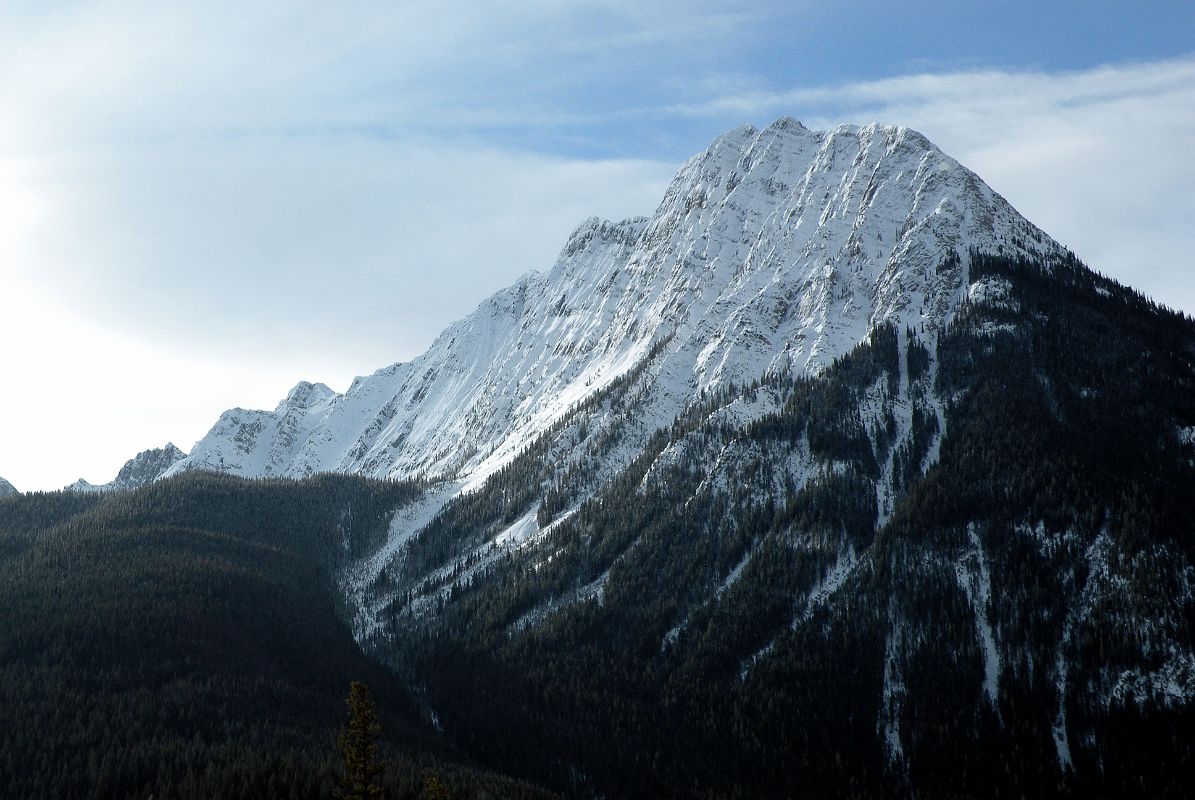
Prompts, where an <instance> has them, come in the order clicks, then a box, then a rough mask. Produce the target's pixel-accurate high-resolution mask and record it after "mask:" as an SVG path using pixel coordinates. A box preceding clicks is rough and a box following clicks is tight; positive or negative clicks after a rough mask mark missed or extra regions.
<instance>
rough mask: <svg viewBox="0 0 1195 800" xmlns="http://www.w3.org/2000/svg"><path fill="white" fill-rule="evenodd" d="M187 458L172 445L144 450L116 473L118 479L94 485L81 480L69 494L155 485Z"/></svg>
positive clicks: (68, 489) (68, 487)
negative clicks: (169, 470)
mask: <svg viewBox="0 0 1195 800" xmlns="http://www.w3.org/2000/svg"><path fill="white" fill-rule="evenodd" d="M185 457H186V453H184V452H183V451H182V450H179V449H178V448H177V447H175V446H174V445H173V444H172V443H170V442H167V443H166V446H165V447H155V448H151V449H149V450H143V451H141V452H140V453H138V454H137V455H135V456H133V457H132V458H130V459H129V460H128V461H126V462H125V463H124V466H122V467H121V468H120V471H119V472H117V473H116V477H115V478H113V479H112V480H111V481H109V482H108V483H101V484H94V483H89V482H88V481H86V480H84V479H83V478H80V479H79V480H77V481H75V482H74V483H72V484H71V485H70V486H67V487H66V491H68V492H113V491H119V490H124V489H136V488H138V487H139V486H145V485H146V484H148V483H153V482H154V481H156V480H157V479H158V478H160V477H162V475H163V474H164V473H165V472H166V471H167V470H168V469H170V467H172V466H174V465H175V464H176V463H178V462H179V461H181V460H182V459H183V458H185Z"/></svg>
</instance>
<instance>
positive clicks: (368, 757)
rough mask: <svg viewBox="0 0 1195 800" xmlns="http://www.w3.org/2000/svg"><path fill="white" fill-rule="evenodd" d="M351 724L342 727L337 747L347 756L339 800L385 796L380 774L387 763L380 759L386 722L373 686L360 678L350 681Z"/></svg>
mask: <svg viewBox="0 0 1195 800" xmlns="http://www.w3.org/2000/svg"><path fill="white" fill-rule="evenodd" d="M346 702H347V703H348V707H349V724H348V725H347V726H345V727H344V728H342V729H341V731H340V738H339V739H338V740H337V748H338V749H339V750H340V757H341V758H342V759H343V760H344V773H343V774H342V775H341V777H340V780H339V781H338V782H337V786H336V792H335V797H337V798H339V800H382V798H383V797H384V796H385V790H384V789H382V787H381V785H380V784H379V783H378V778H379V777H380V776H381V774H382V770H384V769H385V768H386V765H385V764H383V763H382V762H380V761H378V759H377V756H378V736H379V735H380V734H381V732H382V725H381V723H379V722H378V709H377V707H376V706H374V704H373V698H372V697H370V696H369V688H368V687H367V686H366V685H365V684H364V683H361V682H360V681H353V682H352V684H350V685H349V696H348V699H347V701H346Z"/></svg>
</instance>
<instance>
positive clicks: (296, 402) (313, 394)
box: [172, 381, 336, 446]
mask: <svg viewBox="0 0 1195 800" xmlns="http://www.w3.org/2000/svg"><path fill="white" fill-rule="evenodd" d="M335 396H336V392H335V391H333V390H332V389H330V388H329V387H328V386H326V385H324V384H322V383H311V382H309V381H299V382H298V383H296V384H295V385H294V387H292V388H291V390H290V391H289V392H287V393H286V397H285V398H284V399H283V400H282V402H280V403H279V404H278V406H277V408H275V409H274V412H275V413H279V414H280V413H282V412H283V411H285V410H287V409H293V410H302V411H306V410H307V409H310V408H312V407H313V406H316V405H318V404H319V403H323V402H325V401H327V400H328V399H329V398H332V397H335ZM172 446H173V445H172Z"/></svg>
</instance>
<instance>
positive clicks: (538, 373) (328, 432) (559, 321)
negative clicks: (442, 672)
mask: <svg viewBox="0 0 1195 800" xmlns="http://www.w3.org/2000/svg"><path fill="white" fill-rule="evenodd" d="M973 249H975V250H980V251H989V252H1005V253H1007V254H1015V253H1018V252H1023V253H1026V254H1030V253H1037V254H1040V253H1046V252H1052V251H1054V250H1055V249H1059V248H1057V245H1055V244H1054V243H1053V242H1052V240H1050V239H1049V238H1048V237H1046V236H1045V235H1044V234H1042V233H1041V232H1040V231H1038V230H1037V229H1036V228H1034V227H1033V226H1032V225H1030V224H1029V223H1028V222H1027V221H1026V220H1024V218H1022V217H1021V216H1020V215H1019V214H1017V212H1016V211H1015V210H1014V209H1012V207H1011V206H1009V205H1008V204H1007V203H1006V202H1005V201H1004V200H1003V198H1001V197H1000V196H999V195H998V194H996V193H995V192H993V191H992V190H991V189H989V188H988V187H987V186H985V185H984V184H983V182H982V181H980V180H979V179H978V177H976V176H975V175H974V174H973V173H971V172H970V171H969V170H967V169H966V168H964V167H962V166H961V165H960V164H959V163H958V162H956V161H955V160H954V159H952V158H950V157H949V156H947V155H945V154H944V153H942V152H941V151H940V150H939V149H938V148H936V147H934V146H933V144H932V143H931V142H929V140H928V139H926V138H925V137H924V136H922V135H921V134H920V133H918V132H916V131H914V130H912V129H909V128H901V127H893V126H887V125H880V124H876V123H873V124H869V125H864V126H853V125H840V126H838V127H836V128H833V129H832V130H829V131H812V130H810V129H808V128H806V127H805V126H804V125H802V124H801V123H800V122H799V121H797V120H796V119H794V118H792V117H781V118H779V119H777V120H776V121H775V122H773V123H772V124H771V125H769V126H768V127H766V128H764V129H762V130H760V129H757V128H755V127H753V126H751V125H743V126H740V127H738V128H735V129H733V130H731V131H728V132H726V133H724V134H722V135H721V136H719V137H717V138H716V139H715V140H714V141H713V142H712V143H711V144H710V146H709V147H707V148H706V149H705V150H704V151H702V152H701V153H699V154H697V155H695V156H694V157H693V158H690V159H689V160H688V161H686V162H685V164H684V165H682V166H681V168H680V169H679V171H678V172H677V174H676V176H675V178H674V179H673V181H672V182H671V184H670V185H669V187H668V190H667V192H666V194H665V196H664V197H663V199H662V201H661V202H660V204H659V206H658V207H657V208H656V210H655V212H654V213H653V214H652V216H651V217H650V218H645V217H635V218H631V219H627V220H623V221H621V222H612V221H609V220H602V219H599V218H597V217H591V218H589V219H587V220H584V221H583V222H582V223H581V224H580V225H579V226H578V227H577V228H576V230H574V231H573V233H572V234H571V235H570V236H569V238H568V240H567V241H566V242H565V245H564V247H563V248H562V250H561V252H560V256H559V258H558V260H557V262H556V264H555V265H554V266H553V267H552V268H551V269H550V270H547V271H545V272H543V273H529V274H528V275H525V276H523V277H522V278H520V279H519V280H518V281H517V282H516V283H515V284H514V285H512V286H511V287H509V288H507V289H505V290H503V291H500V292H498V293H496V294H495V295H493V296H492V297H489V298H487V299H486V300H484V301H482V302H481V303H480V305H479V306H478V308H477V310H476V311H474V312H473V313H472V314H470V315H469V316H467V317H465V318H464V319H462V320H458V321H457V322H454V323H453V324H452V325H450V326H449V327H448V328H446V329H445V331H444V332H443V333H442V334H441V335H440V336H439V337H437V338H436V340H435V341H434V342H433V344H432V346H431V347H430V348H429V349H428V351H427V352H425V353H424V354H422V355H420V356H418V357H416V358H415V359H413V360H411V361H409V362H406V363H401V364H394V365H392V366H390V367H387V368H385V369H383V370H380V371H378V372H376V373H374V374H373V375H371V376H367V377H364V378H359V379H357V380H355V381H354V382H353V384H352V386H350V388H349V389H348V390H347V391H346V392H345V394H343V395H337V394H336V393H335V392H332V390H330V389H328V388H327V387H326V386H323V385H322V384H310V383H307V382H302V383H300V384H298V385H296V387H295V388H294V389H292V390H291V392H290V393H289V394H288V395H287V397H286V398H285V399H284V400H283V401H282V402H281V403H279V405H278V407H277V408H276V409H275V410H274V411H273V412H272V413H271V412H266V411H244V410H240V409H236V410H233V411H230V412H226V413H225V414H224V415H223V416H222V417H221V418H220V420H219V421H218V422H217V424H216V426H215V427H213V428H212V430H211V432H210V433H209V434H208V435H207V436H206V437H205V438H204V439H203V440H202V441H201V442H199V443H198V444H197V445H196V448H195V449H194V450H193V451H192V454H191V455H190V456H189V457H187V458H186V459H184V460H182V461H180V462H179V463H178V464H176V465H175V466H174V467H173V468H171V472H175V471H180V470H183V469H193V468H206V469H216V470H222V471H229V472H233V473H235V474H244V475H280V474H281V475H293V476H301V475H307V474H310V473H312V472H319V471H337V472H359V473H363V474H367V475H373V476H377V477H395V478H402V477H412V476H416V475H421V476H425V477H433V478H434V477H442V478H463V479H467V480H468V481H477V480H482V479H484V477H485V476H486V475H488V474H490V473H491V472H492V470H494V469H497V468H499V467H501V466H502V465H503V464H505V463H507V462H508V461H509V460H510V459H511V458H513V457H514V456H515V455H516V454H517V453H518V452H519V451H520V449H521V448H524V447H526V446H528V445H529V444H530V443H531V442H532V441H533V440H534V439H535V438H536V437H537V436H538V435H539V434H540V433H542V432H543V431H544V430H546V429H547V428H549V427H550V426H551V425H553V424H554V423H555V422H557V421H558V420H560V419H561V418H562V417H563V416H564V415H565V414H566V413H567V412H568V411H569V409H570V408H573V407H575V406H576V405H577V404H578V403H582V402H584V401H586V399H587V398H591V397H593V396H594V395H595V394H596V393H598V392H600V391H601V390H602V389H603V388H604V387H606V386H609V385H610V384H611V383H612V382H614V381H616V380H618V379H619V378H620V377H621V376H624V375H626V374H627V373H628V372H630V371H631V370H633V369H636V368H637V367H639V366H642V365H643V364H644V363H645V359H647V358H648V357H649V354H658V355H657V356H655V359H656V361H657V362H658V363H657V364H656V365H655V367H653V369H655V370H658V374H659V377H658V378H657V379H656V380H658V381H659V382H660V383H659V386H658V387H657V388H656V390H655V393H654V394H653V395H651V397H652V398H653V399H652V400H651V402H652V403H653V404H654V405H653V406H652V407H651V409H650V410H648V411H646V412H645V414H646V417H645V419H649V420H650V422H648V423H645V425H646V426H647V427H650V426H651V425H665V424H668V423H669V422H670V421H671V420H672V419H673V418H674V417H675V416H676V415H677V414H679V413H681V412H682V411H683V410H684V409H685V408H686V407H687V406H688V405H689V403H691V402H692V400H693V397H694V396H695V393H699V392H701V391H703V390H707V389H713V388H716V387H718V386H722V385H726V384H728V383H730V382H734V383H742V382H747V383H749V382H751V381H753V380H755V379H758V378H759V377H760V376H762V375H764V374H765V373H769V372H771V373H778V374H783V373H786V372H789V371H797V372H813V373H816V372H819V371H820V370H822V369H824V368H825V367H827V366H828V365H830V364H831V363H832V362H833V361H834V359H836V358H838V357H839V356H842V355H844V354H845V353H846V352H848V351H850V350H851V349H852V348H853V347H855V346H856V345H857V344H859V343H860V342H862V341H864V340H866V339H867V337H868V336H869V335H870V333H871V332H872V331H874V330H876V329H877V328H878V327H880V326H884V325H896V326H898V327H900V328H905V327H914V328H918V329H921V330H925V331H927V334H926V335H927V336H928V337H929V338H931V339H932V338H933V337H935V336H936V331H938V330H941V329H942V328H943V326H944V325H945V323H946V322H947V320H948V319H949V318H950V316H951V314H952V313H953V311H954V309H955V308H956V307H957V306H958V305H959V304H960V303H961V302H962V301H963V298H965V296H966V290H967V270H968V258H969V253H970V252H971V251H972V250H973ZM664 342H668V347H667V349H666V350H665V351H663V352H661V351H660V350H659V348H660V347H661V346H662V343H664ZM653 374H654V373H653ZM645 402H646V400H645ZM645 430H646V429H645ZM647 433H650V431H646V432H645V434H644V435H646V434H647Z"/></svg>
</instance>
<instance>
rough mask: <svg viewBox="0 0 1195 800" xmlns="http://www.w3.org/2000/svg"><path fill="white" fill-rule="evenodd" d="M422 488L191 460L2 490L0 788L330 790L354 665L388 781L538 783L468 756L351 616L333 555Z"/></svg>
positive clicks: (117, 793)
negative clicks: (290, 476)
mask: <svg viewBox="0 0 1195 800" xmlns="http://www.w3.org/2000/svg"><path fill="white" fill-rule="evenodd" d="M417 491H419V490H418V488H417V487H415V486H411V485H399V484H386V483H380V482H371V481H366V480H363V479H359V478H353V477H343V476H324V477H320V478H316V479H313V480H309V481H304V482H298V481H246V480H238V479H231V478H227V477H221V476H215V475H199V474H194V475H186V476H183V477H181V478H179V479H175V480H171V481H167V482H163V483H160V484H157V485H154V486H151V487H148V488H145V489H142V490H140V491H138V492H136V493H119V494H115V495H110V496H104V497H97V496H94V495H77V494H70V493H55V494H31V495H26V496H23V497H15V498H11V499H8V500H6V501H4V502H3V503H0V796H2V797H13V798H17V797H19V798H28V799H29V800H33V799H34V798H47V800H48V799H49V798H65V797H75V798H148V797H154V798H157V799H158V800H162V799H163V798H275V797H276V798H312V799H313V800H314V799H315V798H329V797H331V796H332V795H331V792H332V789H333V786H334V784H335V778H336V776H337V774H338V772H339V770H340V757H339V755H338V754H337V749H336V738H337V732H338V730H339V729H340V727H341V726H342V725H344V724H345V719H346V717H345V700H344V698H345V694H346V692H347V690H348V686H349V683H350V681H352V680H360V681H363V682H365V683H367V684H368V686H369V687H370V689H371V691H372V693H373V696H374V698H375V699H376V701H377V703H378V707H379V711H380V719H381V722H382V725H383V734H384V735H383V738H382V740H381V741H382V750H381V757H382V759H383V760H384V761H387V762H388V768H387V770H386V772H385V773H384V776H383V779H384V782H385V785H386V786H387V788H388V789H389V790H390V792H391V796H393V797H395V798H415V797H421V796H423V794H424V791H425V788H426V783H427V777H428V776H429V775H433V774H434V775H437V776H439V778H440V779H441V780H442V781H443V783H444V785H445V786H447V787H448V788H449V789H450V790H451V796H453V797H462V798H465V797H479V798H480V797H528V798H532V797H542V796H546V795H545V793H543V792H540V791H538V790H534V789H532V788H530V787H528V786H526V785H522V784H519V783H518V782H515V781H511V780H508V779H505V778H501V777H499V776H496V775H493V774H491V773H487V772H486V771H484V770H482V769H480V768H478V767H476V766H473V765H471V763H470V762H469V761H468V760H467V759H465V758H464V757H462V756H461V754H460V753H459V752H458V751H455V750H454V749H453V748H452V747H451V746H449V745H448V744H447V743H445V742H444V741H443V740H442V738H441V737H439V736H437V735H436V734H435V731H434V729H432V728H431V726H429V725H427V724H426V723H425V722H423V721H422V718H421V715H420V713H419V711H418V709H417V708H416V706H415V703H414V702H413V700H412V696H411V694H410V692H409V691H408V690H407V688H406V687H405V686H403V685H402V684H401V683H400V681H399V680H398V679H397V678H396V677H395V676H394V675H393V674H392V673H391V672H390V671H388V670H386V669H385V668H383V667H381V666H380V665H378V664H377V663H376V662H375V661H374V660H372V659H370V658H369V657H367V656H365V655H364V654H363V653H362V652H361V650H360V648H359V647H358V646H357V645H356V643H355V642H354V641H353V638H352V635H351V634H350V631H349V627H348V625H347V624H346V622H345V612H344V609H343V607H342V601H341V600H340V598H339V595H338V591H337V589H336V585H335V582H334V580H333V575H334V572H335V567H336V565H337V564H340V563H343V561H344V560H346V559H348V558H351V557H352V556H353V555H354V553H356V552H357V551H358V550H359V549H360V548H363V547H366V546H368V545H369V544H370V543H376V541H377V540H378V538H379V537H381V536H383V535H384V532H385V529H386V520H387V518H388V512H389V511H390V510H391V509H392V508H394V507H395V506H396V505H398V504H401V503H402V502H404V501H405V500H407V499H409V498H410V497H411V496H413V494H414V493H415V492H417Z"/></svg>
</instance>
